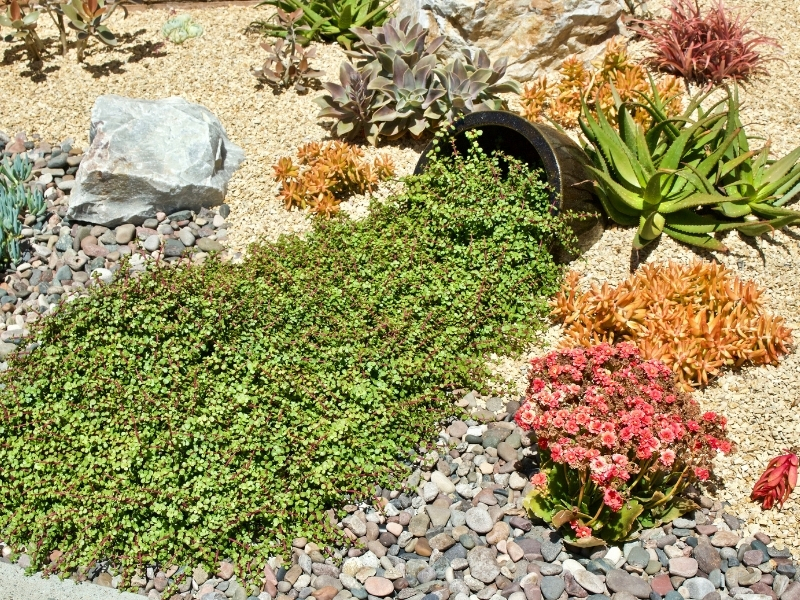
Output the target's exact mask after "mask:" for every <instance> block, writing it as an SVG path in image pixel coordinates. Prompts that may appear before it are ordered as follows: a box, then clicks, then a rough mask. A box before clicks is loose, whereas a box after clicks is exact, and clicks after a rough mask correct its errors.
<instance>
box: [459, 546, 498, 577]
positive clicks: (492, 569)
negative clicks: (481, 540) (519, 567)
mask: <svg viewBox="0 0 800 600" xmlns="http://www.w3.org/2000/svg"><path fill="white" fill-rule="evenodd" d="M467 561H468V562H469V570H470V573H471V574H472V576H473V577H474V578H475V579H477V580H478V581H482V582H483V583H487V584H488V583H492V582H493V581H494V580H495V579H496V578H497V576H498V575H500V565H498V564H497V560H495V551H494V550H492V549H490V548H488V547H486V546H478V547H477V548H473V549H472V550H470V552H469V554H467Z"/></svg>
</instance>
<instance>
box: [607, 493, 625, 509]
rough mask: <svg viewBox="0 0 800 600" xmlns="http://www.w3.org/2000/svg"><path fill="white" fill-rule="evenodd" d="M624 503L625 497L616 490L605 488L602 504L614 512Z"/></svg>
mask: <svg viewBox="0 0 800 600" xmlns="http://www.w3.org/2000/svg"><path fill="white" fill-rule="evenodd" d="M624 503H625V499H624V498H623V497H622V495H621V494H620V493H619V492H618V491H617V490H615V489H613V488H606V489H605V490H604V491H603V504H605V505H606V506H607V507H608V508H610V509H611V510H613V511H614V512H618V511H619V509H621V508H622V505H623V504H624Z"/></svg>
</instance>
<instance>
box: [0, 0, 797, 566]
mask: <svg viewBox="0 0 800 600" xmlns="http://www.w3.org/2000/svg"><path fill="white" fill-rule="evenodd" d="M650 4H651V7H653V6H655V4H656V3H655V2H654V1H653V0H651V1H650ZM659 4H666V2H665V1H664V0H659ZM703 4H705V2H704V3H703ZM730 4H731V6H733V7H739V8H743V9H744V10H745V11H746V12H750V11H753V10H755V11H757V12H756V14H755V15H754V16H753V19H752V21H751V24H752V25H753V26H754V27H755V28H756V29H758V30H760V31H761V32H763V33H765V34H766V35H771V36H774V37H776V38H777V39H778V41H779V42H780V43H781V45H782V46H783V48H784V51H783V53H782V54H781V58H782V61H773V62H771V63H770V64H769V70H770V72H771V76H770V77H769V78H768V79H765V80H763V81H756V82H754V83H753V84H751V85H750V86H749V87H748V88H746V89H745V90H744V91H743V92H742V94H741V97H742V100H743V102H744V107H743V109H742V120H743V121H744V122H745V123H746V124H747V127H748V130H749V131H752V132H754V133H755V134H759V135H764V136H768V137H770V139H771V140H772V148H773V150H774V151H775V152H776V153H778V154H784V153H786V152H788V151H789V150H791V149H792V148H793V147H795V146H796V145H798V144H800V135H799V134H800V114H798V113H797V111H796V110H795V107H797V106H800V89H798V88H797V87H796V86H795V85H794V81H795V77H794V74H795V73H797V72H798V70H800V45H798V40H797V39H796V38H795V37H793V35H792V32H793V31H795V30H796V29H797V27H798V25H800V6H798V5H797V4H796V3H795V2H794V1H793V0H746V1H743V0H740V1H738V2H735V3H734V2H731V3H730ZM189 12H190V14H191V15H192V17H193V18H194V20H195V21H197V22H199V23H201V24H202V25H203V26H204V27H205V34H204V35H203V36H202V37H201V38H198V39H196V40H190V41H188V42H186V43H184V44H183V45H180V46H176V45H173V44H171V43H169V42H165V43H163V45H162V46H160V47H157V46H156V45H157V44H160V43H162V42H163V40H162V38H161V36H160V29H161V25H162V24H163V23H164V21H165V20H166V19H167V18H168V14H167V11H166V10H165V9H164V8H151V9H148V10H141V11H135V12H132V13H131V14H130V16H129V17H128V19H127V20H124V21H123V20H121V18H120V19H113V20H112V22H111V23H110V25H111V29H112V30H113V31H114V32H115V33H118V34H121V37H122V42H121V44H120V46H119V47H118V48H116V49H108V48H98V46H97V45H92V46H91V48H90V50H89V51H88V52H87V56H86V62H85V64H83V65H79V64H77V63H76V62H75V54H74V50H71V51H70V53H69V55H68V56H67V57H61V56H60V55H57V54H56V55H55V56H50V57H48V58H47V59H46V61H45V63H44V65H43V69H42V70H41V71H32V70H31V68H30V66H29V65H28V64H27V62H26V61H25V60H24V57H22V55H21V51H20V50H19V45H7V44H4V45H3V46H0V48H2V50H3V52H4V55H2V56H3V61H2V62H0V92H2V94H3V98H4V101H3V106H2V112H0V131H4V132H6V133H8V134H14V133H16V132H17V131H21V130H24V131H26V132H27V133H28V135H29V137H30V135H31V134H39V135H41V137H42V138H43V139H45V140H46V141H49V142H51V143H54V142H58V141H61V140H63V139H64V138H66V137H72V138H74V139H75V141H76V143H77V144H78V145H80V146H83V147H86V146H88V127H89V116H90V112H91V107H92V104H93V103H94V100H95V98H96V97H97V96H99V95H101V94H109V93H114V94H122V95H125V96H130V97H140V98H148V99H155V98H163V97H167V96H171V95H179V96H182V97H184V98H186V99H187V100H189V101H192V102H199V103H201V104H203V105H204V106H206V107H207V108H209V109H210V110H211V111H213V112H214V113H215V114H216V115H217V116H218V117H219V118H220V120H221V121H222V123H223V124H224V126H225V127H226V129H227V132H228V135H229V136H230V137H231V139H232V140H233V141H234V142H236V143H237V144H239V145H241V146H242V147H243V148H244V150H245V153H246V155H247V160H246V161H245V163H244V164H243V166H242V167H241V169H240V170H239V171H237V173H236V174H235V175H234V177H233V179H232V180H231V184H230V188H229V195H228V199H227V201H228V203H229V204H230V206H231V215H230V217H229V219H228V220H229V222H230V228H229V240H230V244H231V245H232V246H233V247H234V248H235V249H239V250H244V249H245V247H246V246H247V244H249V243H251V242H253V241H255V240H257V239H259V237H261V236H266V237H268V238H269V239H275V238H277V237H278V236H279V235H280V234H282V233H287V234H290V233H301V232H304V231H306V230H307V229H308V227H309V224H308V221H307V220H306V218H305V216H304V215H303V214H302V213H300V212H297V211H293V212H287V211H286V210H284V208H283V205H282V203H281V202H280V201H279V200H278V199H277V198H276V191H277V189H278V186H277V184H276V183H275V181H274V180H273V179H272V165H273V164H274V163H275V162H276V161H277V159H278V158H279V157H281V156H284V155H289V154H293V152H294V151H295V149H296V148H297V147H298V146H299V145H300V144H302V143H305V142H309V141H315V140H323V139H326V138H328V131H327V129H326V128H325V127H323V126H321V125H320V124H319V123H318V122H317V120H316V118H315V116H316V113H317V111H318V108H317V107H316V106H315V105H314V104H313V103H312V101H311V100H312V98H314V97H315V96H316V95H318V94H319V92H314V91H312V92H310V93H309V94H306V95H305V96H300V95H298V94H297V93H296V92H294V91H293V90H287V91H285V92H282V93H280V94H274V93H273V92H272V90H271V89H269V88H262V87H261V86H259V85H258V82H257V81H256V79H255V78H254V77H253V75H252V74H251V72H250V69H251V67H254V66H257V65H259V64H261V63H262V62H263V50H261V48H260V47H259V43H260V41H261V40H260V38H259V37H258V36H257V35H252V34H251V35H248V34H245V33H244V28H245V27H246V26H247V24H248V23H249V22H251V21H253V20H255V19H263V18H264V16H265V14H268V13H266V12H265V9H256V8H253V7H242V6H224V7H219V6H215V7H208V8H196V9H195V8H193V9H192V10H191V11H189ZM40 29H41V34H42V37H44V38H49V42H50V49H51V51H52V52H56V53H57V45H56V38H55V34H56V32H55V29H54V28H53V27H52V26H50V25H48V23H47V17H46V16H45V17H43V18H42V26H41V27H40ZM126 34H127V35H126ZM640 50H641V49H640ZM317 56H318V58H317V60H316V61H315V64H316V65H317V68H319V69H321V70H323V71H325V73H326V79H327V80H336V79H337V77H338V65H339V62H340V61H341V60H343V59H344V53H343V52H342V51H341V50H340V49H339V48H338V47H337V46H333V45H319V47H318V50H317ZM423 147H424V142H414V141H411V140H409V141H404V142H399V143H393V144H387V145H384V146H383V147H381V148H380V149H373V148H370V147H368V146H366V147H365V148H366V153H367V156H368V157H372V156H374V155H376V154H377V153H378V151H380V152H387V153H389V154H390V155H391V157H392V158H393V160H394V161H395V165H396V167H397V173H398V175H400V176H402V175H405V174H408V173H410V172H412V171H413V169H414V165H415V164H416V161H417V158H418V156H419V153H420V152H421V151H422V149H423ZM391 187H392V186H391V185H388V186H383V187H382V188H381V189H379V191H378V194H379V195H385V194H386V193H388V192H389V191H390V188H391ZM366 204H367V201H366V199H364V198H359V199H356V200H354V201H352V202H348V203H345V204H344V205H343V208H344V209H345V210H348V211H350V212H354V213H355V214H363V212H364V210H365V208H366ZM632 236H633V231H632V230H629V229H620V228H611V229H609V230H607V231H606V232H605V233H604V234H603V237H602V239H601V240H600V241H599V242H598V243H596V244H595V245H594V246H593V247H592V248H591V249H590V250H589V251H588V252H587V254H586V255H585V256H584V257H583V258H581V259H580V260H578V261H576V262H575V263H574V264H573V265H572V267H573V268H575V269H576V270H578V271H579V272H581V273H582V274H583V277H584V279H583V284H584V285H589V284H590V283H591V282H592V281H597V282H599V283H602V282H605V281H607V282H609V283H611V284H616V283H619V282H621V281H622V280H623V279H625V278H626V277H627V276H628V274H629V270H630V265H631V251H630V243H631V238H632ZM799 241H800V231H798V230H797V229H794V230H791V231H788V232H786V233H784V232H778V233H775V234H772V235H768V236H764V237H763V238H761V239H760V240H757V241H752V240H749V239H747V238H740V237H739V236H738V235H737V234H735V233H731V234H729V235H728V236H727V237H726V238H725V239H724V242H725V243H726V244H727V245H728V247H729V248H730V252H729V253H728V254H727V255H726V254H716V255H713V256H712V255H711V254H707V253H706V254H704V258H706V259H710V258H716V259H717V260H719V261H720V262H722V263H724V264H725V265H726V266H728V267H729V268H730V269H731V270H733V271H734V272H735V273H736V274H738V275H739V276H741V277H744V278H747V279H752V280H754V281H756V282H758V283H759V284H760V285H761V286H763V287H764V288H765V289H766V291H767V292H766V295H765V305H766V308H767V310H769V311H772V312H774V313H777V314H779V315H782V316H783V317H784V318H786V320H787V324H788V325H789V326H790V327H793V328H800V283H798V278H797V276H796V273H797V272H798V271H800V243H799ZM694 256H695V254H694V253H693V252H692V251H691V250H688V249H687V248H686V247H684V246H681V245H679V244H677V243H676V242H674V241H673V240H671V239H668V238H664V239H662V240H660V241H659V242H657V243H655V244H654V245H653V247H652V248H648V249H647V251H646V252H643V253H642V254H641V255H640V258H641V260H642V261H643V262H644V261H646V262H654V261H666V260H669V259H674V260H679V261H684V262H689V261H690V260H691V259H692V258H694ZM798 335H800V334H798ZM558 336H559V331H558V329H557V328H555V327H554V328H553V329H551V331H550V332H549V334H548V336H547V341H548V343H549V345H550V346H552V345H554V344H555V343H556V342H557V340H558ZM543 350H544V349H543V348H539V349H532V353H537V354H538V353H540V352H542V351H543ZM494 362H495V363H496V373H497V375H498V378H500V379H503V380H505V381H506V382H507V385H506V386H504V387H505V389H506V391H507V392H508V393H518V392H517V388H519V389H520V390H522V389H524V377H523V376H522V375H521V374H520V373H521V372H520V367H522V366H523V365H524V358H514V359H511V358H509V359H499V358H498V359H497V360H496V361H494ZM799 390H800V358H798V356H797V354H790V355H789V356H788V357H787V358H786V359H784V360H783V361H782V363H781V365H780V366H779V367H777V368H776V367H755V368H745V369H743V370H741V371H739V372H736V373H731V372H728V373H726V374H725V375H723V376H722V377H721V378H720V379H719V380H718V381H717V382H715V383H714V384H712V385H711V386H709V388H708V389H706V390H705V391H703V392H699V393H697V394H696V397H697V398H698V399H699V400H700V402H701V403H702V404H703V407H704V408H705V409H706V410H716V411H720V412H722V413H723V414H725V415H726V416H727V417H728V419H729V424H730V436H731V438H732V439H733V440H734V441H735V442H736V443H737V444H738V446H739V448H738V452H737V453H736V454H734V455H733V456H731V457H730V458H721V459H718V460H717V462H716V472H717V474H718V475H719V476H720V477H721V481H722V483H723V485H724V487H721V488H720V489H719V490H717V497H718V498H719V499H720V500H722V501H726V502H730V504H731V506H732V508H731V509H729V510H730V512H733V513H735V514H737V515H739V516H740V517H742V518H746V519H747V521H748V525H747V527H748V528H749V531H751V532H754V531H758V530H760V531H763V532H765V533H767V534H769V535H770V536H772V537H773V538H774V539H775V540H776V542H777V543H778V545H779V546H780V545H781V544H783V545H785V546H787V547H789V548H790V549H791V550H792V551H793V552H794V553H795V556H797V557H800V494H798V492H795V493H794V494H793V495H792V496H791V497H790V499H789V501H788V502H787V503H786V505H785V507H784V509H783V510H782V511H778V510H773V511H769V512H762V511H761V509H760V508H758V507H757V506H756V505H755V504H753V503H751V502H750V501H749V500H748V497H749V494H750V490H751V489H752V486H753V484H754V483H755V481H756V480H757V479H758V476H759V475H760V473H761V472H762V471H763V469H764V468H765V467H766V465H767V462H768V461H769V459H770V458H771V457H773V456H775V455H777V454H779V453H781V450H782V449H783V448H785V447H788V446H791V445H794V446H798V445H800V393H798V391H799Z"/></svg>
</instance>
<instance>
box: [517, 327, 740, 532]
mask: <svg viewBox="0 0 800 600" xmlns="http://www.w3.org/2000/svg"><path fill="white" fill-rule="evenodd" d="M515 420H516V422H517V423H518V424H519V426H520V427H522V428H523V429H530V430H533V431H534V432H535V433H536V436H537V439H538V446H539V453H540V457H541V470H540V472H539V473H537V474H536V475H534V476H533V477H532V478H531V483H532V484H533V485H534V486H535V487H534V489H533V491H532V492H531V493H530V495H529V496H528V497H527V498H526V499H525V507H526V508H527V509H528V511H529V512H530V513H531V514H533V515H535V516H537V517H539V518H541V519H544V520H545V521H547V522H549V523H551V524H552V525H553V526H554V527H556V528H563V530H564V535H565V537H566V538H567V540H568V541H569V542H570V543H571V544H573V545H576V546H583V547H590V546H599V545H604V544H606V543H607V542H622V541H625V540H628V539H631V538H632V537H633V536H635V534H636V533H637V531H639V530H640V529H642V528H644V529H649V528H652V527H658V526H660V525H662V524H663V523H669V522H670V521H672V520H673V519H676V518H677V517H679V516H681V515H682V514H684V513H686V512H688V511H690V510H694V509H695V508H697V505H695V504H694V502H692V501H691V500H689V499H688V498H686V497H685V496H684V495H683V494H684V492H685V491H686V488H687V487H688V486H689V485H690V484H694V483H697V482H698V481H705V480H706V479H708V478H709V476H710V469H711V461H712V459H713V458H714V456H715V455H716V452H717V451H720V452H723V453H728V452H731V450H732V449H733V448H732V445H731V443H730V441H728V439H727V436H726V433H725V425H726V420H725V417H723V416H721V415H718V414H716V413H713V412H706V413H702V414H701V413H700V406H699V404H698V403H697V402H696V401H695V400H694V399H693V398H692V397H691V396H689V395H688V394H686V393H684V392H683V391H682V390H681V388H680V385H679V384H678V382H677V380H676V379H675V378H674V376H673V373H672V371H670V369H669V367H667V366H666V365H665V364H664V363H662V362H661V361H658V360H642V358H641V356H640V354H639V350H638V349H637V348H636V346H634V345H633V344H630V343H628V342H622V343H620V344H617V345H616V346H610V345H609V344H599V345H596V346H589V347H580V348H569V349H566V350H555V351H553V352H550V353H549V354H548V355H547V356H543V357H537V358H534V359H533V360H532V361H531V371H530V381H529V386H528V394H527V398H526V402H525V403H524V404H523V405H522V406H521V407H520V409H519V411H518V412H517V414H516V415H515Z"/></svg>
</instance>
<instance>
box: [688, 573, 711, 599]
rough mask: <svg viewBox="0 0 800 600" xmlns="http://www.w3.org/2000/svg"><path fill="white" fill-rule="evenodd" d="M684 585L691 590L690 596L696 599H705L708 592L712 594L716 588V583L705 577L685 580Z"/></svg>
mask: <svg viewBox="0 0 800 600" xmlns="http://www.w3.org/2000/svg"><path fill="white" fill-rule="evenodd" d="M683 586H684V587H685V588H686V589H687V590H689V597H690V598H694V599H695V600H703V598H704V597H705V596H706V594H710V593H711V592H713V591H714V590H715V589H716V588H714V584H713V583H711V581H709V580H708V579H705V578H703V577H692V578H691V579H687V580H686V581H684V582H683Z"/></svg>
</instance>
